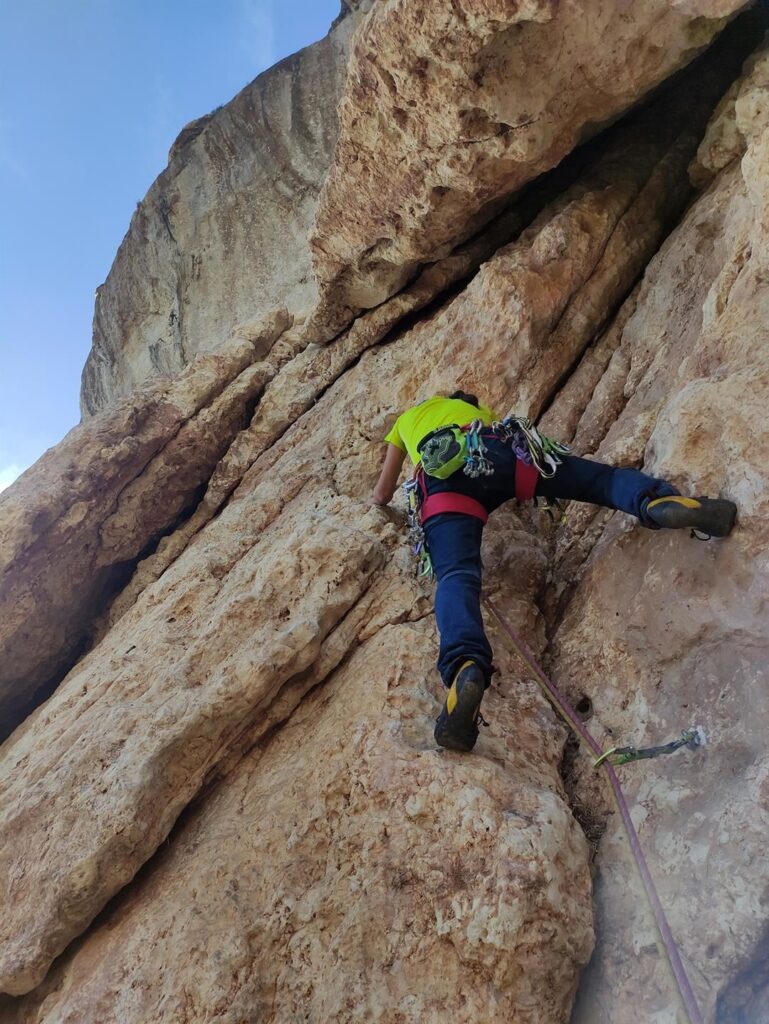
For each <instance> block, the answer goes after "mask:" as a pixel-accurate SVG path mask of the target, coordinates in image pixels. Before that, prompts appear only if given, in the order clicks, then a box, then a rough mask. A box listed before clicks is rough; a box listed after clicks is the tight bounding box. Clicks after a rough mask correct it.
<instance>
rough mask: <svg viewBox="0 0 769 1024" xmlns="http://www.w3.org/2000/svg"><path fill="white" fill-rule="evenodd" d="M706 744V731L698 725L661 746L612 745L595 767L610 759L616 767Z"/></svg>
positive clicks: (595, 763) (610, 762) (594, 764)
mask: <svg viewBox="0 0 769 1024" xmlns="http://www.w3.org/2000/svg"><path fill="white" fill-rule="evenodd" d="M704 746H705V733H704V732H703V730H702V728H701V726H697V728H696V729H685V730H684V731H683V732H682V733H681V738H680V739H679V740H673V742H672V743H663V744H662V746H659V747H612V748H611V750H606V751H604V753H603V754H601V756H600V757H599V758H598V760H597V761H594V762H593V767H594V768H598V767H600V766H601V765H602V764H603V763H604V762H605V761H608V762H609V764H612V765H614V767H615V768H616V767H617V765H620V764H631V763H632V762H633V761H643V760H645V759H646V758H651V757H660V756H661V755H662V754H672V753H673V752H674V751H675V750H680V749H681V747H688V748H689V750H696V749H697V747H704Z"/></svg>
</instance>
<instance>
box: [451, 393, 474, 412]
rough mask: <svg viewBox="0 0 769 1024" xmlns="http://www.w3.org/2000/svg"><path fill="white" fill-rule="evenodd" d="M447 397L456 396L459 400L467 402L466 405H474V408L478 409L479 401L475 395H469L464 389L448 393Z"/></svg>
mask: <svg viewBox="0 0 769 1024" xmlns="http://www.w3.org/2000/svg"><path fill="white" fill-rule="evenodd" d="M449 398H458V399H459V400H460V402H467V404H468V405H474V406H475V408H476V409H480V407H481V403H480V402H479V401H478V399H477V398H476V397H475V395H469V394H468V393H467V392H466V391H455V392H454V393H453V394H451V395H449Z"/></svg>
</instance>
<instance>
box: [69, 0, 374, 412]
mask: <svg viewBox="0 0 769 1024" xmlns="http://www.w3.org/2000/svg"><path fill="white" fill-rule="evenodd" d="M370 2H371V0H365V2H363V3H361V4H360V5H359V8H360V9H359V10H358V9H356V10H355V11H353V12H352V13H351V14H350V16H349V17H346V18H343V19H341V20H340V21H339V22H338V24H337V25H336V26H335V27H334V29H333V30H332V31H331V33H330V34H329V35H328V36H327V37H326V38H325V39H323V40H322V41H321V42H318V43H315V44H313V45H312V46H309V47H307V48H306V49H305V50H302V51H301V52H300V53H297V54H295V55H294V56H292V57H289V58H287V59H286V60H284V61H282V62H281V63H280V64H277V65H276V66H275V67H274V68H270V70H269V71H265V72H264V73H263V74H261V75H259V77H258V78H257V79H256V80H255V81H254V82H252V83H251V84H250V85H248V86H246V88H245V89H243V90H242V91H241V92H240V93H238V95H237V96H236V97H235V98H234V99H233V100H231V101H230V102H229V103H227V104H225V105H224V106H223V107H220V108H219V109H218V110H216V111H214V112H213V113H212V114H208V115H206V116H205V117H202V118H199V119H198V120H196V121H194V122H192V123H191V124H190V125H187V127H186V128H184V129H183V130H182V132H181V134H180V135H179V138H178V139H177V140H176V142H175V143H174V145H173V147H172V148H171V152H170V154H169V162H168V167H167V168H166V170H164V171H163V173H162V174H161V175H160V177H159V178H158V179H157V181H156V182H155V183H154V184H153V186H152V187H151V188H150V190H149V192H148V193H147V195H146V196H145V198H144V199H143V200H142V202H141V203H139V205H138V206H137V209H136V212H135V214H134V216H133V218H132V220H131V226H130V228H129V230H128V234H127V235H126V237H125V238H124V239H123V242H122V244H121V246H120V249H119V250H118V254H117V256H116V258H115V262H114V263H113V266H112V269H111V270H110V273H109V276H108V277H107V280H106V282H105V283H104V284H103V285H102V286H101V287H100V288H99V289H98V292H97V296H96V310H95V314H94V325H93V347H92V350H91V353H90V355H89V357H88V361H87V363H86V365H85V369H84V371H83V384H82V393H81V407H82V411H83V414H84V415H89V414H92V413H94V412H96V411H97V410H98V409H101V408H103V407H104V406H105V405H106V404H108V403H109V402H111V401H113V400H114V399H115V398H117V397H119V396H121V395H125V394H127V393H128V392H130V391H131V390H132V389H133V388H134V387H135V386H136V385H137V384H138V383H140V382H141V381H143V380H145V379H146V378H147V377H151V376H157V375H158V374H167V373H175V372H178V371H179V370H181V369H182V368H183V367H184V366H186V365H187V363H189V362H190V360H191V359H192V358H193V357H194V355H195V353H196V352H198V351H200V350H201V349H204V348H207V349H211V348H215V347H217V346H218V345H220V344H222V343H224V342H225V341H226V340H227V338H228V337H229V336H230V334H231V332H232V330H233V328H234V327H235V326H236V325H237V324H238V323H240V322H241V321H243V320H247V319H254V318H258V317H259V316H261V315H262V314H264V313H266V312H268V311H269V310H271V309H273V308H275V307H276V306H279V305H285V306H288V307H290V309H291V310H292V312H294V313H296V312H299V311H301V310H303V309H305V308H309V307H310V306H311V305H312V303H313V301H314V297H315V294H316V288H315V283H314V281H313V279H312V275H311V273H310V256H309V251H308V248H307V241H306V238H307V232H308V229H309V226H310V224H311V222H312V217H313V214H314V212H315V206H316V203H317V197H318V193H319V191H320V186H321V184H322V182H323V178H324V176H325V173H326V170H327V168H328V166H329V164H330V162H331V157H332V154H333V150H334V143H335V141H336V134H337V115H336V105H337V100H338V96H339V92H340V89H341V85H342V82H343V80H344V74H345V68H346V63H347V51H348V46H349V41H350V37H351V35H352V32H353V30H354V28H355V26H356V24H357V22H358V21H359V20H360V18H361V17H362V15H363V11H364V10H365V9H366V8H367V7H368V6H369V4H370Z"/></svg>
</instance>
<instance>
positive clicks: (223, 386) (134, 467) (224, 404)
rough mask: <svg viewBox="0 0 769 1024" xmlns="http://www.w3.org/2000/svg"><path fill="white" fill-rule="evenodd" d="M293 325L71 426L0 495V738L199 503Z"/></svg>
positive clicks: (279, 323) (276, 316)
mask: <svg viewBox="0 0 769 1024" xmlns="http://www.w3.org/2000/svg"><path fill="white" fill-rule="evenodd" d="M288 326H289V318H288V315H287V314H286V311H285V310H281V311H277V312H275V313H273V314H272V315H271V316H268V317H266V318H265V320H264V321H263V322H262V324H261V327H260V328H259V329H258V330H256V329H255V330H254V331H253V332H252V336H251V340H246V339H239V338H235V339H233V341H232V342H231V343H230V345H229V346H225V347H224V348H223V349H222V351H220V352H219V353H216V354H211V355H207V356H204V357H201V358H200V359H199V360H198V361H197V362H196V363H195V364H194V365H193V366H192V367H190V368H189V369H188V370H187V371H186V372H185V373H183V374H182V375H181V376H179V377H176V378H165V379H163V380H159V381H156V382H154V383H152V384H150V385H148V386H146V387H145V388H144V389H142V390H139V391H137V392H135V393H134V394H133V395H132V396H130V397H129V398H127V399H126V400H125V401H123V402H122V403H121V404H119V405H117V406H115V407H114V408H113V409H110V410H108V411H106V412H105V413H104V414H103V415H101V416H99V417H97V418H95V419H94V420H93V422H91V423H89V424H88V425H87V426H80V427H75V429H74V430H72V431H70V433H69V434H68V435H67V437H66V438H65V439H64V440H63V441H62V442H61V444H60V445H58V446H57V447H56V448H54V449H51V450H50V451H48V452H46V454H45V455H44V456H43V457H42V458H41V459H40V460H39V461H38V462H37V463H36V464H35V465H34V466H33V467H32V468H31V469H30V470H28V471H27V472H26V473H25V474H24V475H23V476H22V477H21V479H20V480H19V482H18V484H17V485H16V486H15V487H13V488H9V489H8V490H6V491H4V492H3V494H2V495H1V496H0V644H2V652H3V657H2V662H0V737H3V738H4V737H5V736H6V735H7V734H8V733H9V732H10V730H11V728H12V727H13V726H15V725H16V724H18V722H19V721H21V719H22V718H23V717H24V715H25V714H26V713H28V711H29V710H30V709H31V707H33V706H34V704H35V703H36V702H37V703H39V702H40V700H41V699H42V697H43V696H46V695H47V692H46V691H48V692H50V688H51V686H52V685H53V684H55V682H57V681H58V679H59V678H61V675H62V673H63V671H65V670H66V669H67V668H68V667H69V666H70V665H71V664H72V661H73V659H74V658H75V657H76V656H77V653H78V651H79V650H81V649H82V645H83V642H84V640H85V639H86V636H87V632H88V628H89V626H90V624H91V623H92V621H93V619H94V617H95V616H96V614H97V613H98V611H99V610H100V609H101V608H102V607H103V605H104V601H105V600H106V599H107V598H108V597H109V596H111V594H113V593H114V592H115V590H116V588H118V587H119V586H121V585H122V584H124V582H125V573H126V566H128V567H129V571H130V567H131V566H132V565H133V564H134V562H135V561H136V558H137V557H138V556H139V555H140V554H141V553H142V552H144V551H146V550H147V548H148V547H150V546H151V545H152V544H153V542H155V541H157V539H158V538H159V537H160V536H162V534H163V533H165V532H166V531H167V530H168V529H169V528H170V527H172V526H173V525H174V524H175V522H176V521H177V519H178V518H179V517H180V516H181V515H183V514H184V512H185V510H188V509H189V508H190V506H194V505H195V503H196V501H197V498H198V495H199V489H200V487H201V486H202V485H204V484H205V483H206V481H207V480H208V479H209V477H210V476H211V473H212V472H213V469H214V467H215V466H216V464H217V462H218V461H219V459H220V458H221V457H222V455H223V454H224V453H225V452H226V451H227V449H228V447H229V445H230V443H231V441H232V440H233V439H234V437H235V436H236V434H237V433H238V431H240V430H241V429H242V428H243V427H244V426H245V425H246V424H247V423H248V421H249V418H250V415H251V412H252V410H253V407H254V405H255V403H256V401H257V399H258V397H259V395H260V393H261V391H262V389H263V388H264V385H265V383H266V382H267V380H268V379H269V377H270V372H271V371H272V372H274V367H273V366H272V365H271V364H270V363H269V362H265V361H264V360H261V359H260V356H265V355H267V353H268V352H269V350H270V348H271V347H272V345H273V344H274V342H275V341H276V340H277V338H278V337H279V336H280V334H281V333H282V332H283V331H284V330H285V329H286V328H287V327H288ZM57 677H58V678H57Z"/></svg>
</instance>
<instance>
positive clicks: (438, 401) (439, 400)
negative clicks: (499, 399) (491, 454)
mask: <svg viewBox="0 0 769 1024" xmlns="http://www.w3.org/2000/svg"><path fill="white" fill-rule="evenodd" d="M498 419H499V417H498V416H497V414H496V413H495V412H492V410H491V409H488V408H487V407H486V406H485V405H482V406H481V407H480V409H479V408H477V407H476V406H474V405H470V403H469V402H463V401H462V399H461V398H444V396H443V395H434V396H433V398H428V399H426V401H424V402H420V404H419V405H414V406H412V407H411V408H410V409H407V410H406V412H404V413H401V415H400V416H399V417H398V419H397V420H396V421H395V425H394V426H393V428H392V430H391V431H390V433H389V434H388V435H387V437H386V438H385V441H389V442H390V444H394V445H395V446H396V447H398V448H400V450H401V451H402V452H408V454H409V458H410V459H411V461H412V462H413V463H414V465H415V466H416V464H417V463H418V462H419V452H418V451H417V445H418V444H419V442H420V441H421V440H422V438H423V437H426V436H427V435H428V434H429V433H430V432H431V431H433V430H437V429H438V427H447V426H450V425H451V424H452V423H456V424H457V425H458V426H460V427H463V426H464V425H465V424H466V423H472V421H473V420H482V421H483V422H484V423H485V424H486V426H488V425H489V424H491V423H493V422H494V421H495V420H498Z"/></svg>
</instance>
